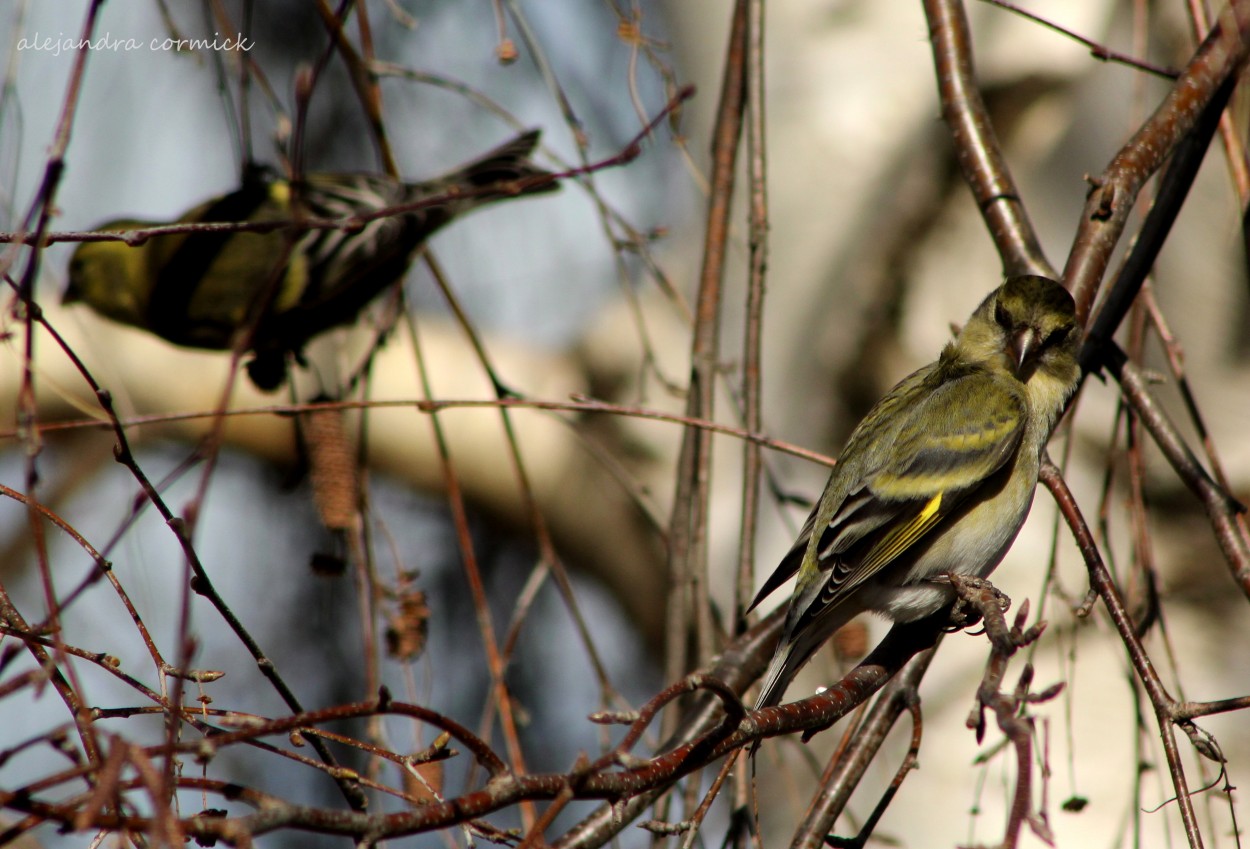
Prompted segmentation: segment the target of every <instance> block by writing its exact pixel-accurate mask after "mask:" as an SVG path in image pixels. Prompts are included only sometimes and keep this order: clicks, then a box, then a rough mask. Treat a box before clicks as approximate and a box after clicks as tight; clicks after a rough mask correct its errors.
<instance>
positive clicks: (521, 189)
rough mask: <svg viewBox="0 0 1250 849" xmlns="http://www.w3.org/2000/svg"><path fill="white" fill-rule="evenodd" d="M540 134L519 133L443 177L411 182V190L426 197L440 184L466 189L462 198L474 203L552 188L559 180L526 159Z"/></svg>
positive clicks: (445, 186) (558, 184) (457, 189)
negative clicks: (412, 184) (420, 182)
mask: <svg viewBox="0 0 1250 849" xmlns="http://www.w3.org/2000/svg"><path fill="white" fill-rule="evenodd" d="M540 135H541V131H540V130H529V131H527V132H524V133H521V134H520V135H518V136H516V137H515V138H513V139H511V140H510V141H507V142H504V143H503V144H501V145H500V146H499V147H497V148H495V149H494V150H490V151H488V152H486V153H484V154H482V155H481V156H480V157H478V158H477V159H475V160H473V161H472V162H469V163H467V164H465V165H462V166H461V167H460V168H457V169H456V170H455V171H454V172H453V173H451V174H448V175H446V176H445V177H442V178H439V179H437V180H433V181H431V182H430V183H424V184H418V185H415V186H413V187H412V191H413V194H414V195H416V196H417V197H418V198H420V197H426V196H429V194H431V193H432V192H433V191H437V190H438V189H440V188H441V189H443V190H445V191H450V192H453V193H454V192H463V193H466V194H467V195H469V197H467V198H466V200H470V201H475V202H476V203H475V205H476V204H477V203H481V202H482V201H483V200H493V199H496V198H503V197H511V196H513V195H519V194H533V193H537V192H550V191H554V190H556V189H558V188H560V183H559V182H558V181H557V180H556V178H555V177H554V176H553V175H552V173H551V172H550V171H547V170H546V169H543V168H540V167H538V166H537V165H535V164H534V163H533V162H532V161H531V160H530V156H531V154H533V152H534V148H535V147H536V146H537V145H538V139H539V136H540ZM440 184H441V185H440Z"/></svg>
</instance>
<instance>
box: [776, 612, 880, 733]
mask: <svg viewBox="0 0 1250 849" xmlns="http://www.w3.org/2000/svg"><path fill="white" fill-rule="evenodd" d="M793 609H794V608H793V607H792V608H791V610H792V611H793ZM860 612H861V609H860V608H858V607H851V606H848V605H846V604H841V605H835V606H834V607H832V608H826V609H825V610H823V611H821V612H820V613H819V614H818V615H817V616H815V617H810V616H802V617H797V621H793V620H792V618H791V617H790V616H787V617H786V628H785V631H784V632H782V635H781V641H780V642H779V643H778V644H777V651H776V653H775V654H774V655H773V659H772V661H771V662H770V663H769V664H768V670H767V671H766V672H765V673H764V683H763V685H762V687H761V689H760V696H759V698H758V699H757V700H756V702H755V709H756V710H760V709H761V708H766V707H772V706H773V705H776V704H779V703H780V702H781V699H782V697H783V696H785V694H786V688H788V687H789V686H790V682H791V681H793V680H794V676H796V675H798V674H799V670H800V669H802V668H803V667H804V666H805V665H806V664H807V662H808V661H809V660H811V659H812V655H814V654H815V653H816V650H817V649H818V648H820V647H821V646H822V645H823V644H824V643H825V641H826V640H828V639H829V637H831V636H832V635H833V634H834V632H835V631H837V630H838V629H839V628H841V627H842V626H843V625H845V624H846V623H848V622H850V621H851V620H852V619H854V618H855V616H856V615H858V614H859V613H860Z"/></svg>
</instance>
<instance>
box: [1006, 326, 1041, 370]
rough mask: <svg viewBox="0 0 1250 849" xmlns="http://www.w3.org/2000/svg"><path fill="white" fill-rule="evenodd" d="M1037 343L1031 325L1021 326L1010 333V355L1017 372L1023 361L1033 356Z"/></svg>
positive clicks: (1025, 361)
mask: <svg viewBox="0 0 1250 849" xmlns="http://www.w3.org/2000/svg"><path fill="white" fill-rule="evenodd" d="M1037 343H1038V334H1037V331H1036V330H1034V329H1033V328H1032V327H1021V328H1020V329H1018V330H1016V331H1015V332H1013V333H1012V334H1011V342H1010V344H1011V355H1012V358H1013V359H1014V361H1015V366H1016V371H1017V372H1019V371H1021V370H1023V369H1024V365H1025V363H1027V362H1028V361H1029V360H1031V359H1032V358H1033V354H1034V353H1035V352H1036V350H1037Z"/></svg>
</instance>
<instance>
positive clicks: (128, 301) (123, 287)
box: [62, 220, 151, 326]
mask: <svg viewBox="0 0 1250 849" xmlns="http://www.w3.org/2000/svg"><path fill="white" fill-rule="evenodd" d="M146 226H150V225H149V224H148V223H147V222H143V221H131V220H118V221H111V222H109V223H108V224H104V225H102V226H101V227H100V228H99V229H101V230H133V229H139V228H142V227H146ZM145 256H146V255H145V252H144V251H143V250H142V249H140V248H132V247H131V246H129V245H127V244H126V243H125V242H118V241H111V242H83V243H82V244H81V245H79V246H78V248H77V249H76V250H75V251H74V256H73V258H72V259H71V260H70V263H69V285H68V286H67V287H66V289H65V295H64V297H63V299H62V300H63V303H66V304H73V303H78V302H82V303H85V304H87V305H88V306H90V307H91V308H92V309H94V310H95V311H96V312H98V313H100V314H102V315H105V316H107V317H109V318H111V319H113V320H114V321H121V322H125V323H127V324H135V325H140V326H141V325H142V324H143V321H144V319H145V317H146V315H147V306H148V301H149V299H150V297H151V291H150V288H151V283H150V280H149V275H148V274H147V273H146V272H145V269H144V262H145Z"/></svg>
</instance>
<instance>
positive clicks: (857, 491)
mask: <svg viewBox="0 0 1250 849" xmlns="http://www.w3.org/2000/svg"><path fill="white" fill-rule="evenodd" d="M1079 335H1080V334H1079V330H1078V328H1077V324H1076V313H1075V308H1074V305H1073V302H1072V296H1071V295H1069V294H1068V292H1067V290H1066V289H1064V288H1063V287H1062V286H1060V285H1059V284H1058V283H1056V282H1055V281H1053V280H1050V279H1048V278H1045V277H1037V276H1021V277H1012V278H1009V279H1008V280H1007V281H1006V282H1005V283H1004V284H1003V285H1002V286H1000V287H999V288H998V289H996V290H994V291H993V292H991V293H990V295H989V296H988V297H987V298H986V299H985V300H984V301H983V302H982V303H981V305H980V306H979V307H977V309H976V311H975V312H973V314H972V316H971V318H969V319H968V323H967V324H965V325H964V327H963V330H962V331H960V333H959V335H958V336H957V337H956V338H955V339H954V341H952V342H950V343H948V344H947V346H946V348H945V349H944V350H943V351H942V355H941V356H940V357H939V358H938V360H937V362H935V363H931V364H929V365H927V366H925V367H923V368H921V369H920V370H918V371H916V372H914V373H913V374H911V375H909V376H908V377H906V378H904V379H903V380H902V382H900V383H899V384H898V385H897V386H895V387H894V388H893V389H891V390H890V391H889V393H887V394H886V396H885V397H884V398H882V399H881V400H880V401H878V402H877V404H876V405H875V406H874V407H873V408H872V409H871V410H870V411H869V412H868V415H866V416H865V417H864V420H863V421H861V422H860V423H859V425H858V426H857V427H856V428H855V430H854V432H853V433H852V434H851V438H850V440H849V441H848V442H847V444H846V448H845V449H843V451H842V455H841V457H839V459H838V464H837V465H836V466H835V467H834V469H833V472H832V474H830V476H829V482H828V483H827V484H826V485H825V490H824V492H823V493H822V494H821V496H820V501H819V502H818V503H817V505H816V507H815V509H814V510H813V511H812V514H811V516H810V517H808V520H807V524H806V525H804V527H803V530H802V532H801V533H800V534H799V538H798V540H797V541H796V542H795V543H794V546H793V548H791V549H790V552H789V553H788V554H786V556H785V557H784V558H783V559H782V561H781V565H779V566H778V567H777V570H776V571H775V572H773V574H772V576H771V577H769V579H768V580H767V581H766V582H765V584H764V586H763V588H762V589H761V590H760V592H759V595H757V596H756V598H755V601H754V602H753V603H752V605H751V607H752V608H754V607H755V606H756V605H758V604H759V603H760V601H762V600H763V599H764V597H765V596H767V595H768V594H770V593H771V592H773V591H774V590H775V589H777V587H779V586H780V585H781V584H783V583H784V582H785V581H786V580H788V579H789V578H790V577H791V576H793V575H794V574H795V573H797V574H798V582H797V584H796V586H795V588H794V595H793V597H792V598H791V600H790V608H789V610H788V611H787V612H786V620H785V630H784V632H783V634H782V637H781V641H780V643H779V644H778V646H777V650H776V653H775V654H774V655H773V659H772V663H771V664H770V665H769V668H768V672H767V673H766V675H765V678H764V684H763V690H762V692H761V693H760V697H759V701H758V702H757V703H756V708H757V709H758V708H762V707H768V706H770V705H775V704H777V703H778V702H780V701H781V697H782V696H783V695H784V693H785V690H786V687H787V686H788V685H789V684H790V681H791V680H792V679H793V678H794V676H795V674H796V673H798V671H799V669H800V668H801V667H802V666H803V664H805V663H806V662H807V661H808V659H810V658H811V656H812V655H813V654H814V653H815V651H816V649H818V648H819V647H820V645H821V644H822V643H824V641H825V640H826V639H828V638H829V637H830V636H831V635H832V634H833V632H834V631H836V630H838V629H839V628H841V627H842V626H843V625H845V624H846V623H847V622H849V621H850V620H851V619H852V618H854V617H855V616H856V615H858V614H860V613H862V612H864V611H874V612H876V613H880V614H883V615H884V616H886V617H887V618H889V619H891V620H893V621H895V622H912V621H915V620H918V619H921V618H923V617H925V616H929V615H931V614H933V613H936V612H938V611H939V610H941V609H942V608H943V607H944V606H946V605H947V604H949V603H951V602H952V601H953V600H954V594H953V590H952V589H951V588H950V586H949V585H944V584H941V583H936V582H934V581H932V580H931V579H933V578H935V577H937V576H939V575H942V574H944V573H952V572H953V573H957V574H959V575H968V576H977V577H985V576H986V575H988V574H989V573H990V572H991V571H993V569H994V567H995V566H997V565H998V562H999V561H1000V560H1002V558H1003V555H1004V554H1006V553H1007V550H1008V549H1009V548H1010V547H1011V543H1012V541H1013V540H1014V539H1015V537H1016V533H1017V532H1018V531H1019V530H1020V526H1021V525H1023V524H1024V520H1025V517H1026V516H1028V513H1029V507H1030V505H1031V504H1032V502H1033V490H1034V489H1035V488H1036V486H1037V475H1038V465H1039V463H1040V457H1041V454H1042V451H1043V449H1044V448H1045V446H1046V442H1047V440H1048V439H1049V438H1050V432H1051V429H1052V428H1053V427H1054V426H1055V422H1056V421H1057V420H1058V417H1059V414H1060V413H1061V412H1062V410H1063V407H1064V404H1065V403H1066V402H1067V400H1068V396H1070V395H1071V394H1072V392H1073V390H1074V389H1075V388H1076V385H1077V378H1078V374H1079V369H1078V367H1077V360H1076V354H1077V349H1078V346H1079Z"/></svg>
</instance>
